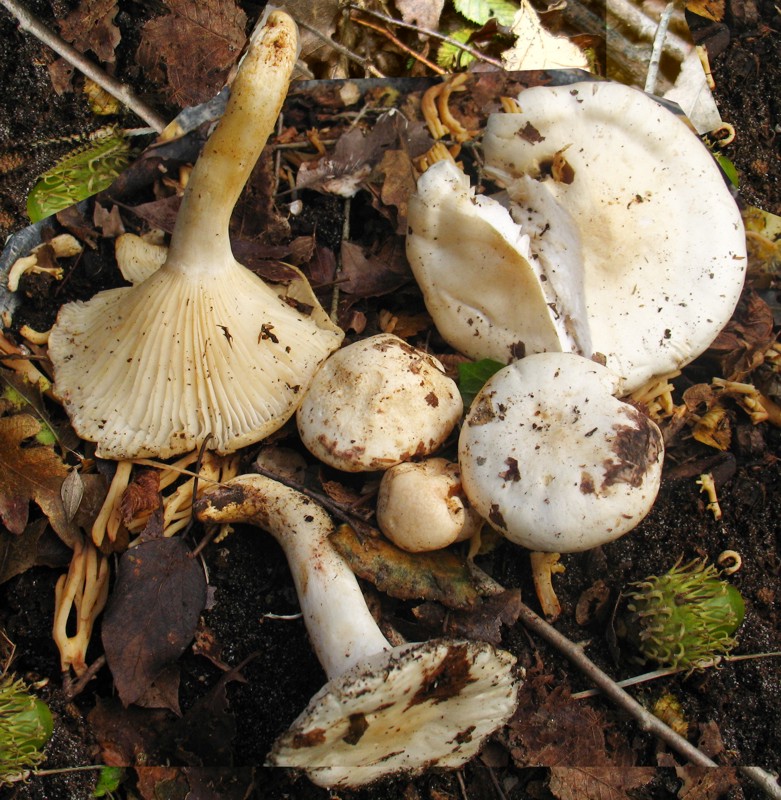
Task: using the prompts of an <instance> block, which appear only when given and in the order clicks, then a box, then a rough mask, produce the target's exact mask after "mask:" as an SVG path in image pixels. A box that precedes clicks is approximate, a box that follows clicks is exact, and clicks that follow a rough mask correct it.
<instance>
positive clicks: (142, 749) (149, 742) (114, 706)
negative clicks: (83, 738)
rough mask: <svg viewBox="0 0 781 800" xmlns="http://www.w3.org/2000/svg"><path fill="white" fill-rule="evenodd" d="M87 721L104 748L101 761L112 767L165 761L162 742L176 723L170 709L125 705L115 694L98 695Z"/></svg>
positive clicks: (91, 732)
mask: <svg viewBox="0 0 781 800" xmlns="http://www.w3.org/2000/svg"><path fill="white" fill-rule="evenodd" d="M87 721H88V723H89V730H90V734H91V737H93V738H94V740H95V741H96V742H97V743H98V747H99V748H100V756H99V757H100V763H102V764H106V765H107V766H110V767H127V766H130V765H132V764H137V763H139V761H141V763H151V764H155V763H163V756H162V753H161V752H160V747H161V744H160V742H161V739H162V738H164V737H165V734H166V729H167V728H170V726H171V724H172V723H173V720H172V718H171V715H170V714H169V713H168V712H167V711H162V710H160V709H147V708H139V707H137V706H131V707H130V708H123V706H122V705H121V703H120V702H119V700H117V699H116V698H114V697H111V698H101V697H98V698H97V701H96V703H95V707H94V708H93V709H92V711H90V712H89V715H88V716H87ZM139 756H140V757H141V758H140V759H139Z"/></svg>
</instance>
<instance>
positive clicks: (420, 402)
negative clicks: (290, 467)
mask: <svg viewBox="0 0 781 800" xmlns="http://www.w3.org/2000/svg"><path fill="white" fill-rule="evenodd" d="M462 412H463V402H462V400H461V395H460V394H459V392H458V387H457V386H456V383H455V381H453V380H451V379H450V378H449V377H448V376H447V375H446V374H445V370H444V367H443V366H442V364H440V363H439V361H437V359H436V358H434V357H433V356H431V355H429V354H428V353H424V352H423V351H422V350H418V349H416V348H414V347H412V346H411V345H409V344H407V343H406V342H405V341H404V340H403V339H400V338H399V337H398V336H394V335H393V334H389V333H382V334H378V335H377V336H371V337H369V338H368V339H362V340H361V341H358V342H355V343H354V344H351V345H348V346H347V347H343V348H342V349H341V350H339V351H338V352H336V353H334V354H333V355H332V356H331V357H330V358H329V359H328V360H327V361H326V362H325V363H324V364H323V365H322V367H320V369H319V370H318V372H317V374H316V375H315V377H314V380H313V381H312V383H311V385H310V387H309V391H308V392H307V394H306V396H305V397H304V399H303V401H302V403H301V405H300V407H299V409H298V413H297V415H296V420H297V423H298V431H299V434H300V435H301V439H302V441H303V443H304V444H305V445H306V447H307V449H308V450H309V451H310V452H311V453H312V454H313V455H315V456H317V458H319V459H320V460H321V461H323V462H325V463H326V464H328V465H330V466H332V467H336V468H337V469H340V470H344V471H345V472H364V471H372V470H381V469H382V470H384V469H388V468H389V467H392V466H393V465H394V464H399V463H400V462H402V461H408V460H409V459H411V458H414V457H420V456H426V455H429V454H430V453H432V452H434V451H435V450H436V449H437V448H439V447H440V446H441V445H442V443H443V442H444V441H445V439H446V438H447V437H448V435H449V434H450V432H451V431H452V430H453V428H454V427H455V425H456V423H457V422H458V421H459V419H460V418H461V414H462Z"/></svg>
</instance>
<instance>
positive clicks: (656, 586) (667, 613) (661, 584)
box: [619, 559, 745, 670]
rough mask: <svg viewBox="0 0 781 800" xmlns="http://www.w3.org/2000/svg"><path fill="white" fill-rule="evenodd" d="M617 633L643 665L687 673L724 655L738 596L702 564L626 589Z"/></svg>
mask: <svg viewBox="0 0 781 800" xmlns="http://www.w3.org/2000/svg"><path fill="white" fill-rule="evenodd" d="M630 587H631V589H632V591H630V592H628V593H627V595H626V597H627V604H626V609H627V612H628V613H626V614H625V615H623V617H622V620H621V622H622V624H621V630H620V631H619V632H620V634H621V635H623V636H624V637H625V638H626V639H628V640H629V641H630V642H631V643H632V644H633V645H634V646H635V647H636V648H637V650H638V651H639V652H640V654H641V655H642V656H643V658H644V659H645V660H646V661H654V662H656V663H657V664H659V665H660V666H662V667H670V668H673V669H687V670H692V669H696V668H698V667H703V666H706V665H708V664H710V663H712V662H713V661H714V660H717V659H718V658H719V657H721V656H725V655H727V654H728V653H729V652H730V651H731V650H732V649H733V648H734V647H735V645H736V644H737V640H736V639H735V638H734V636H733V634H734V633H735V631H736V630H737V629H738V627H739V626H740V624H741V622H743V616H744V614H745V603H744V602H743V597H742V596H741V594H740V592H739V591H738V590H737V589H736V588H735V587H734V586H732V585H731V584H729V583H727V582H726V581H723V580H721V579H720V578H719V571H718V570H717V569H716V567H714V566H713V565H712V564H711V565H708V564H706V563H705V561H704V559H695V560H693V561H690V562H689V563H688V564H685V565H683V566H681V561H680V559H679V560H678V561H677V562H676V563H675V565H674V566H673V567H672V569H670V570H669V571H668V572H666V573H665V574H664V575H661V576H655V575H654V576H651V577H649V578H646V579H645V580H643V581H637V582H636V583H632V584H630Z"/></svg>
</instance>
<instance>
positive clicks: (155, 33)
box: [137, 0, 247, 106]
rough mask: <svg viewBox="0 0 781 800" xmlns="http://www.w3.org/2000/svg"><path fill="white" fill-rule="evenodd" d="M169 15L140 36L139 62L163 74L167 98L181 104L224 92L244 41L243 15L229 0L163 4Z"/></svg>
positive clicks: (171, 0) (148, 25)
mask: <svg viewBox="0 0 781 800" xmlns="http://www.w3.org/2000/svg"><path fill="white" fill-rule="evenodd" d="M165 5H166V6H168V9H169V13H168V14H166V15H165V16H162V17H156V18H155V19H152V20H150V21H149V22H147V23H146V24H145V25H144V27H143V29H142V32H141V37H142V38H141V44H140V45H139V48H138V53H137V59H138V62H139V64H140V65H141V66H142V67H143V68H144V69H147V70H149V71H150V72H151V73H152V74H153V75H156V76H162V67H163V66H164V67H165V76H166V78H167V81H168V88H169V99H170V100H172V101H173V102H175V103H177V104H178V105H180V106H193V105H197V104H198V103H203V102H205V101H206V100H209V99H210V98H211V97H212V96H213V95H215V94H217V92H218V91H219V90H220V89H221V88H222V86H223V84H224V83H225V79H226V78H227V75H228V71H229V70H230V68H231V67H232V66H233V64H234V63H235V62H236V60H237V59H238V57H239V53H240V52H241V48H242V47H243V46H244V42H245V40H246V37H245V33H244V31H245V28H246V25H247V16H246V14H245V13H244V12H243V11H242V10H241V9H240V8H239V7H238V6H237V5H236V3H235V2H233V0H212V1H211V2H209V3H192V2H189V0H166V2H165Z"/></svg>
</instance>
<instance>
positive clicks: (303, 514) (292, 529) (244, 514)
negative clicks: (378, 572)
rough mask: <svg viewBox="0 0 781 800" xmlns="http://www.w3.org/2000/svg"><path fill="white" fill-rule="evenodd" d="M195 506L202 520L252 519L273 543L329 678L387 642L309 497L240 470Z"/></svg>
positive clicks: (328, 527)
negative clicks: (282, 557) (277, 545)
mask: <svg viewBox="0 0 781 800" xmlns="http://www.w3.org/2000/svg"><path fill="white" fill-rule="evenodd" d="M196 508H197V511H198V518H199V519H200V520H202V521H210V522H244V523H249V524H250V525H257V526H258V527H259V528H263V529H264V530H266V531H268V532H269V533H270V534H271V535H272V536H273V537H274V538H275V539H276V540H277V541H278V542H279V543H280V545H281V546H282V548H283V549H284V551H285V555H286V556H287V560H288V564H289V565H290V571H291V573H292V575H293V581H294V583H295V585H296V591H297V592H298V599H299V602H300V603H301V611H302V613H303V615H304V622H305V623H306V628H307V631H308V632H309V638H310V639H311V641H312V646H313V647H314V649H315V652H316V654H317V657H318V659H319V661H320V664H321V665H322V667H323V669H324V670H325V672H326V674H327V675H328V679H329V680H331V679H333V678H335V677H337V676H338V675H341V674H342V673H343V672H344V671H345V670H347V669H349V668H350V667H353V666H355V665H356V664H358V663H360V662H362V661H365V660H367V659H368V658H369V657H370V656H373V655H375V654H376V653H379V652H381V651H383V650H389V649H391V646H390V644H389V643H388V640H387V639H386V638H385V637H384V636H383V635H382V633H381V632H380V629H379V627H378V626H377V623H376V622H375V621H374V618H373V617H372V615H371V612H370V611H369V609H368V607H367V605H366V601H365V599H364V596H363V593H362V592H361V589H360V587H359V586H358V581H357V580H356V579H355V575H354V574H353V572H352V570H351V569H350V567H349V566H348V565H347V562H346V561H345V560H344V559H343V558H342V556H341V555H339V553H338V552H337V551H336V550H335V549H334V547H333V545H332V544H331V542H330V541H329V539H328V537H329V535H330V534H331V533H332V532H333V530H334V523H333V522H332V520H331V518H330V517H329V516H328V514H327V513H326V512H325V510H324V509H323V508H321V507H320V506H319V505H317V503H315V502H313V501H312V500H310V499H309V498H308V497H305V496H304V495H303V494H301V493H300V492H297V491H296V490H295V489H291V488H289V487H287V486H284V485H283V484H281V483H279V482H278V481H275V480H272V479H271V478H266V477H265V476H263V475H240V476H239V477H238V478H234V479H233V480H231V481H229V482H228V483H227V484H224V485H223V486H221V487H219V488H218V489H216V490H215V491H214V492H210V493H208V494H207V495H205V496H204V498H203V499H202V500H201V501H200V502H199V503H198V504H197V506H196Z"/></svg>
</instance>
